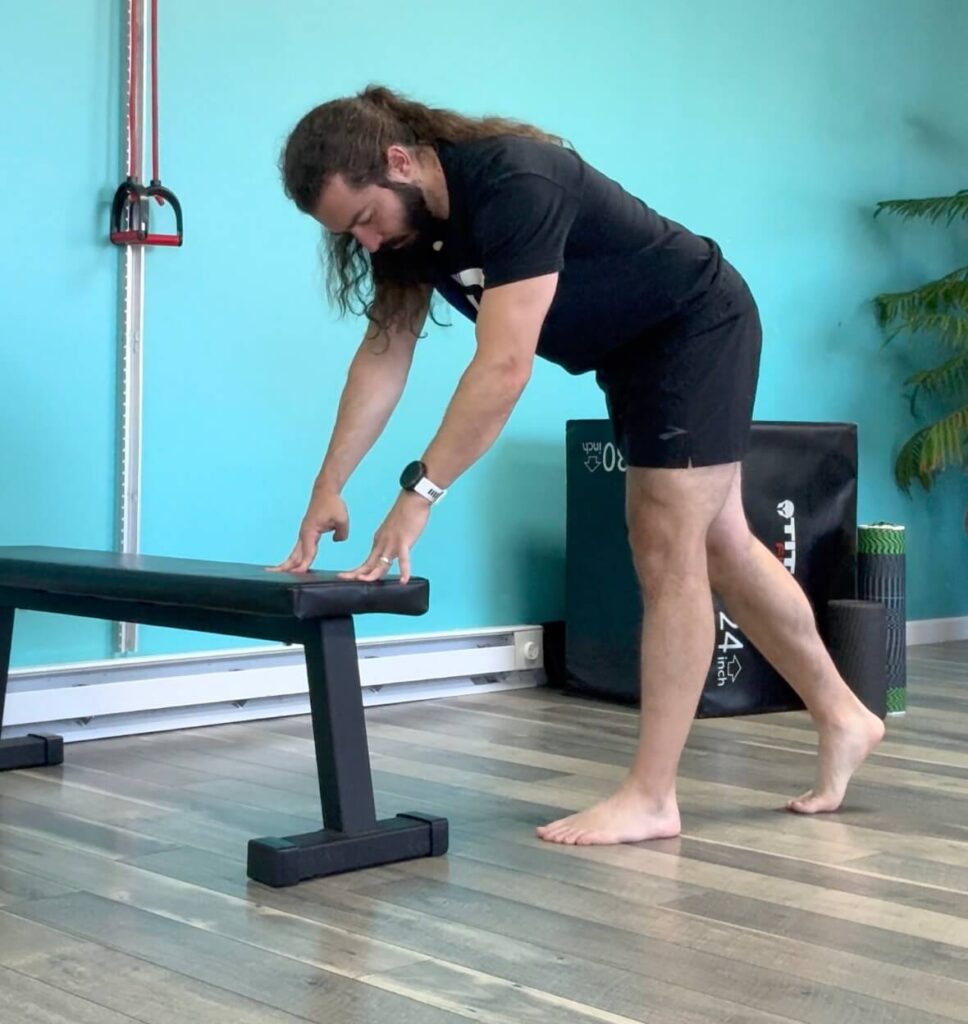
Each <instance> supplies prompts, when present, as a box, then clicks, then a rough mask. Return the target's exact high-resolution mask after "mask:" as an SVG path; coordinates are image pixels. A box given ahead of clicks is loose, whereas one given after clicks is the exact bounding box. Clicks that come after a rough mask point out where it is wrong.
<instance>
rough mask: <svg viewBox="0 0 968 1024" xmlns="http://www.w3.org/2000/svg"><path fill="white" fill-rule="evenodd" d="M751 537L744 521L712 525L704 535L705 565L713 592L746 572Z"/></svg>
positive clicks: (751, 542)
mask: <svg viewBox="0 0 968 1024" xmlns="http://www.w3.org/2000/svg"><path fill="white" fill-rule="evenodd" d="M752 545H753V535H752V533H750V529H749V526H748V525H747V524H746V522H745V521H738V522H732V523H718V522H716V523H713V524H712V526H710V528H709V532H708V533H707V534H706V563H707V566H708V572H709V581H710V583H711V584H712V587H713V589H714V590H720V589H721V588H722V585H723V584H724V583H728V582H729V581H730V580H731V579H735V578H736V577H737V576H739V575H741V574H743V573H744V572H746V571H747V564H748V559H749V557H750V551H751V549H752Z"/></svg>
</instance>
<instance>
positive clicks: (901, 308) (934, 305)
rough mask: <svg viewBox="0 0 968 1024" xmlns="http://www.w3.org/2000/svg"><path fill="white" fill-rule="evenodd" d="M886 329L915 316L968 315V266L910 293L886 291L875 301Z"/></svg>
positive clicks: (913, 289)
mask: <svg viewBox="0 0 968 1024" xmlns="http://www.w3.org/2000/svg"><path fill="white" fill-rule="evenodd" d="M874 301H875V303H876V304H877V312H878V318H879V319H880V322H881V325H882V326H885V327H886V326H887V325H888V324H890V323H892V322H893V321H894V320H898V319H907V318H909V317H910V316H911V315H912V314H915V313H923V312H928V313H945V312H946V313H953V314H956V315H963V314H968V267H959V268H958V269H957V270H953V271H951V273H950V274H945V276H944V277H939V278H938V280H937V281H929V282H928V283H927V284H922V285H920V286H919V287H918V288H912V289H911V290H910V291H906V292H884V293H883V294H881V295H878V296H876V297H875V299H874Z"/></svg>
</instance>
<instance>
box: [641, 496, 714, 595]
mask: <svg viewBox="0 0 968 1024" xmlns="http://www.w3.org/2000/svg"><path fill="white" fill-rule="evenodd" d="M704 534H705V530H704V528H703V527H702V526H701V524H697V523H694V522H690V521H689V520H688V519H687V520H685V521H683V520H681V519H677V518H676V517H674V516H668V515H662V514H659V515H652V516H649V515H648V514H647V513H643V515H641V516H632V517H630V519H629V543H630V546H631V548H632V560H633V562H634V564H635V571H636V574H637V575H638V578H639V582H640V584H641V586H642V589H643V591H644V592H645V595H646V597H647V598H648V597H655V595H656V594H657V593H658V592H659V591H660V590H662V589H664V588H666V587H667V586H670V585H682V584H686V583H689V582H694V581H695V580H696V579H698V580H700V581H706V580H708V576H707V569H706V546H705V537H704Z"/></svg>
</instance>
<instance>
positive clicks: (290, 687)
mask: <svg viewBox="0 0 968 1024" xmlns="http://www.w3.org/2000/svg"><path fill="white" fill-rule="evenodd" d="M542 641H543V635H542V630H541V627H540V626H509V627H499V628H490V629H483V630H478V631H475V632H473V633H465V632H450V633H425V634H418V635H413V636H392V637H381V638H376V639H364V640H360V641H359V642H358V645H357V649H358V653H359V671H360V683H361V685H362V688H363V703H364V704H365V705H366V706H368V707H369V706H373V705H378V704H393V703H400V702H403V701H416V700H427V699H432V698H439V697H453V696H458V695H461V694H467V693H482V692H489V691H495V690H509V689H520V688H522V687H529V686H537V685H539V684H540V683H541V682H543V681H544V650H543V645H542ZM308 713H309V695H308V690H307V682H306V666H305V661H304V656H303V649H302V647H301V646H278V645H273V646H271V647H266V648H255V649H243V650H235V651H216V652H211V653H203V654H196V655H166V656H159V657H142V658H123V659H115V660H110V661H98V662H82V663H78V664H73V665H51V666H41V667H37V668H29V669H19V670H15V671H13V672H11V673H10V681H9V690H8V693H7V702H6V710H5V713H4V719H3V735H4V738H7V737H12V736H24V735H26V734H27V733H32V732H49V733H56V734H58V735H60V736H63V738H64V740H65V742H74V741H78V740H87V739H91V740H93V739H105V738H107V737H110V736H124V735H131V734H133V733H148V732H160V731H164V730H168V729H187V728H192V727H194V726H201V725H215V724H223V723H227V722H239V721H249V720H252V719H257V718H275V717H280V716H283V715H304V714H308Z"/></svg>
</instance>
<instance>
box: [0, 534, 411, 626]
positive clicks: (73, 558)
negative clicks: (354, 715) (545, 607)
mask: <svg viewBox="0 0 968 1024" xmlns="http://www.w3.org/2000/svg"><path fill="white" fill-rule="evenodd" d="M2 587H13V588H18V589H21V590H35V591H43V592H45V593H50V594H61V595H65V596H71V597H110V598H115V599H120V600H126V601H143V602H147V603H151V604H170V605H181V606H189V607H197V608H208V609H213V610H220V611H233V612H251V613H254V614H261V615H286V616H292V617H293V618H296V619H319V618H328V617H334V616H343V615H359V614H363V613H367V612H386V613H390V614H394V615H423V614H424V613H425V612H426V611H427V608H428V605H429V600H430V584H429V582H428V581H427V580H426V579H423V578H422V577H412V578H411V579H410V580H409V581H408V582H407V583H401V582H400V580H399V578H397V577H389V578H386V579H384V580H381V581H379V582H376V583H361V582H357V581H354V580H341V579H340V578H339V577H338V575H337V573H335V572H329V571H321V570H312V571H310V572H308V573H276V572H269V571H267V569H266V568H265V566H261V565H248V564H244V563H235V562H206V561H200V560H196V559H188V558H165V557H160V556H152V555H124V554H119V553H117V552H111V551H86V550H83V549H73V548H52V547H3V546H0V588H2Z"/></svg>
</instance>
